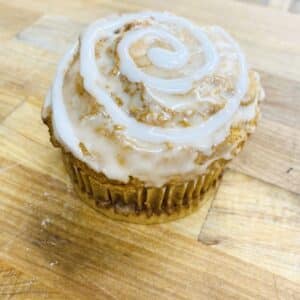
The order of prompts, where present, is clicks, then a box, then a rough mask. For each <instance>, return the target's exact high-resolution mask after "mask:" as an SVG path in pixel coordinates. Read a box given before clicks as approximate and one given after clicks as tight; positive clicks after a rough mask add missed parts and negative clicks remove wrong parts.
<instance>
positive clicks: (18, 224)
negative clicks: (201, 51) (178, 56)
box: [0, 0, 300, 299]
mask: <svg viewBox="0 0 300 300" xmlns="http://www.w3.org/2000/svg"><path fill="white" fill-rule="evenodd" d="M144 9H160V10H171V11H173V12H175V13H177V14H180V15H183V16H186V17H188V18H190V19H192V20H194V21H195V22H198V23H200V24H218V25H221V26H223V27H225V29H227V30H228V31H229V32H231V33H232V35H233V36H234V37H235V38H236V39H237V40H238V41H239V42H240V44H241V45H242V47H243V48H244V50H245V52H246V54H247V56H248V58H249V61H250V64H251V65H252V66H253V67H254V68H255V69H257V70H258V71H259V72H260V73H261V75H262V82H263V85H264V86H265V89H266V93H267V100H266V101H265V103H263V105H262V112H263V117H262V120H261V122H260V124H259V127H258V129H257V131H256V133H255V134H254V135H253V136H252V137H251V139H250V141H249V143H248V144H247V146H246V147H245V150H244V151H243V153H242V154H241V155H240V156H239V157H238V158H237V159H235V161H234V162H233V163H232V164H231V165H230V167H229V168H228V169H227V170H226V172H225V175H224V179H223V181H222V182H221V184H220V186H219V187H218V189H217V190H215V191H212V192H211V194H210V195H209V196H210V197H208V199H207V201H206V202H205V204H204V206H203V207H202V209H201V210H199V211H198V212H196V213H195V214H193V215H192V216H190V217H187V218H185V219H183V220H180V221H176V222H172V223H169V224H163V225H154V226H140V225H132V224H124V223H119V222H115V221H111V220H109V219H107V218H105V217H103V216H102V215H99V214H97V213H96V212H94V211H93V210H92V209H90V208H89V207H87V206H85V205H84V204H83V203H81V202H80V201H79V200H78V199H77V197H76V196H75V194H74V192H73V191H72V187H71V185H70V182H69V179H68V177H67V175H66V172H65V170H64V168H63V166H62V163H61V158H60V153H59V152H58V151H57V150H55V149H54V148H53V147H52V146H51V145H50V143H49V140H48V132H47V129H46V127H45V126H43V125H42V123H41V120H40V109H41V104H42V101H43V98H44V96H45V93H46V90H47V88H48V87H49V85H50V82H51V79H52V78H53V76H54V72H55V68H56V65H57V62H58V60H59V57H60V56H61V55H62V53H63V52H64V51H65V49H66V48H67V47H68V45H69V44H70V43H71V42H72V41H73V40H74V39H76V36H77V35H78V32H80V30H82V28H83V27H84V26H85V24H87V23H88V22H90V21H92V20H94V19H96V18H99V17H101V16H104V15H107V14H110V13H112V12H116V11H117V12H129V11H138V10H144ZM299 28H300V17H299V16H297V15H292V14H289V13H285V12H282V11H279V10H275V9H270V8H269V9H266V8H264V7H259V6H255V5H253V6H252V5H247V4H245V3H240V2H234V1H231V0H228V1H226V2H221V1H217V0H210V1H201V2H200V1H190V2H188V3H186V1H180V0H175V1H174V0H172V1H171V0H166V1H153V0H143V1H137V0H126V1H111V0H102V1H95V0H89V1H79V0H66V1H61V0H60V1H58V0H52V1H34V0H31V1H30V0H14V1H10V2H8V1H2V0H0V42H1V43H0V228H1V233H0V299H300V288H299V284H300V79H299V78H300V31H299Z"/></svg>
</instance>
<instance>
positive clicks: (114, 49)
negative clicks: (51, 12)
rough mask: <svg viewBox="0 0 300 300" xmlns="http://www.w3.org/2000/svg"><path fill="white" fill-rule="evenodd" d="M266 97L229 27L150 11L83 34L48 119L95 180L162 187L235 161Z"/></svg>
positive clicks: (62, 67) (51, 99)
mask: <svg viewBox="0 0 300 300" xmlns="http://www.w3.org/2000/svg"><path fill="white" fill-rule="evenodd" d="M262 98H263V90H262V87H261V85H260V80H259V76H258V74H257V73H256V72H254V71H249V70H248V67H247V64H246V61H245V57H244V54H243V53H242V51H241V49H240V47H239V45H238V44H237V43H236V42H235V41H234V40H233V39H232V37H231V36H230V35H229V34H228V33H226V32H225V31H224V30H223V29H222V28H220V27H217V26H209V27H199V26H197V25H195V24H193V23H192V22H190V21H188V20H186V19H184V18H181V17H178V16H175V15H172V14H170V13H158V12H145V13H137V14H125V15H115V16H111V17H109V18H106V19H101V20H98V21H96V22H94V23H93V24H91V25H90V26H89V27H88V28H87V29H86V30H85V31H84V32H83V33H82V35H81V36H80V37H79V39H78V41H77V42H76V44H75V45H74V46H73V47H72V48H71V49H70V50H69V51H68V52H67V53H66V55H65V56H64V58H63V59H62V61H61V63H60V64H59V67H58V70H57V74H56V77H55V80H54V82H53V85H52V87H51V89H50V90H49V93H48V96H47V98H46V100H45V104H44V108H43V112H42V117H43V119H44V120H46V119H48V118H51V124H52V128H53V132H54V136H55V138H56V140H57V141H58V142H59V143H60V144H61V146H62V147H63V148H64V149H65V150H66V151H70V152H72V154H73V155H75V156H76V157H77V158H78V159H80V160H82V161H83V162H85V163H86V164H88V166H89V167H91V168H92V169H93V170H95V171H96V172H101V173H103V174H104V175H105V176H107V177H108V178H110V179H115V180H119V181H121V182H124V183H126V182H128V181H129V180H130V179H132V178H134V179H138V180H140V181H143V182H144V183H145V184H146V185H149V186H161V185H163V184H165V183H166V182H168V181H170V180H173V179H176V178H179V177H183V178H185V179H188V178H192V177H193V176H195V175H199V174H202V173H205V171H206V169H207V167H208V166H209V165H210V164H211V163H212V162H213V161H215V160H217V159H222V158H223V159H226V160H228V159H231V158H232V156H233V152H234V149H235V148H236V147H237V144H238V142H239V141H240V139H241V138H242V137H241V136H242V135H245V134H247V133H249V132H251V131H252V130H253V128H254V127H255V122H253V120H254V119H255V118H256V116H257V114H258V106H257V103H258V101H259V100H261V99H262ZM235 129H238V132H239V138H237V139H235V138H232V136H233V134H234V130H235Z"/></svg>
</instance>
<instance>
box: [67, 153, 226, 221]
mask: <svg viewBox="0 0 300 300" xmlns="http://www.w3.org/2000/svg"><path fill="white" fill-rule="evenodd" d="M62 154H63V160H64V164H65V166H66V169H67V171H68V173H69V175H70V178H71V180H72V183H73V186H74V189H75V191H76V193H77V194H78V196H79V197H80V199H81V200H83V201H84V202H85V203H87V204H88V205H89V206H91V207H93V208H94V209H96V210H97V211H99V212H101V213H102V214H104V215H106V216H108V217H110V218H112V219H115V220H121V221H126V222H131V223H138V224H154V223H164V222H168V221H173V220H176V219H180V218H183V217H185V216H187V215H189V214H191V213H192V212H194V211H195V210H197V209H198V208H199V207H200V206H201V205H202V204H203V203H204V202H205V201H206V200H207V199H209V198H210V197H211V196H212V194H213V189H214V187H215V186H216V185H217V183H218V181H219V179H220V177H221V176H222V172H223V169H224V166H225V164H226V161H225V160H218V161H215V162H214V163H213V164H212V165H211V166H210V167H209V169H208V172H207V173H206V174H203V175H201V176H198V177H197V178H196V179H194V180H190V181H185V182H176V181H174V182H170V183H168V184H166V185H164V186H162V187H159V188H157V187H146V186H145V185H144V184H143V183H142V182H140V181H137V180H131V181H130V182H129V183H128V184H123V183H121V182H117V181H112V180H109V179H108V178H106V177H105V176H104V175H103V174H101V173H96V172H95V171H93V170H91V169H90V168H89V167H88V166H87V165H86V164H84V163H83V162H82V161H79V160H78V159H77V158H75V157H74V156H73V155H72V154H71V153H69V152H65V151H64V150H63V151H62Z"/></svg>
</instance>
